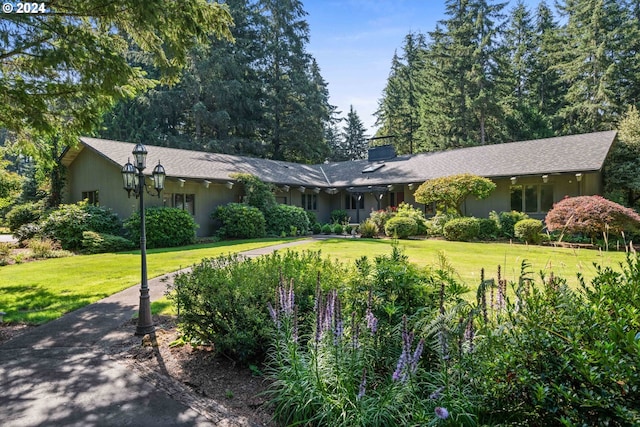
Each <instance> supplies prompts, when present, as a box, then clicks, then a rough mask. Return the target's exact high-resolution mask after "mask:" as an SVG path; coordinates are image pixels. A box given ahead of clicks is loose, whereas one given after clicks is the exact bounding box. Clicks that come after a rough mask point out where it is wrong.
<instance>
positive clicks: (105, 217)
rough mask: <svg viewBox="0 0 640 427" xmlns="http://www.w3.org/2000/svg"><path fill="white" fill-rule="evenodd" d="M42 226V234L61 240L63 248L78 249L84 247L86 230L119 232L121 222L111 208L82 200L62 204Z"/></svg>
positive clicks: (109, 232)
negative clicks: (83, 234)
mask: <svg viewBox="0 0 640 427" xmlns="http://www.w3.org/2000/svg"><path fill="white" fill-rule="evenodd" d="M41 227H42V234H43V235H44V236H46V237H49V238H52V239H54V240H56V241H58V242H60V245H61V246H62V248H63V249H67V250H78V249H80V248H81V247H82V233H83V232H84V231H96V232H98V233H108V234H117V233H118V232H119V231H120V229H121V223H120V219H119V218H118V215H116V214H115V213H114V212H112V211H111V210H110V209H107V208H103V207H99V206H92V205H89V204H87V203H86V201H82V202H78V203H76V204H72V205H60V206H59V207H58V208H57V209H56V210H54V211H53V212H51V213H50V214H49V215H48V216H47V217H46V218H45V219H44V220H43V221H42V223H41Z"/></svg>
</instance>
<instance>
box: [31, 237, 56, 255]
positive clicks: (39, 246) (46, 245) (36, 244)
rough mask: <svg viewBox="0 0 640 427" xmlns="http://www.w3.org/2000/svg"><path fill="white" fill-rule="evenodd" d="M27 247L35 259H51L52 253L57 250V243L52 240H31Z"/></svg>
mask: <svg viewBox="0 0 640 427" xmlns="http://www.w3.org/2000/svg"><path fill="white" fill-rule="evenodd" d="M26 246H27V248H29V249H30V250H31V254H32V256H33V257H34V258H51V253H52V252H53V251H54V250H55V249H56V247H55V242H54V241H53V240H51V239H30V240H27V242H26ZM58 249H59V247H58Z"/></svg>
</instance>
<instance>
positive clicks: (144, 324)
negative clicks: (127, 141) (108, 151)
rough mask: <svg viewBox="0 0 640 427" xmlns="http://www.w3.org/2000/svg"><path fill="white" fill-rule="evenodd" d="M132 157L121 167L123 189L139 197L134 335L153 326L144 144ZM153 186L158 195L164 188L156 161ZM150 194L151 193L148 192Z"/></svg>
mask: <svg viewBox="0 0 640 427" xmlns="http://www.w3.org/2000/svg"><path fill="white" fill-rule="evenodd" d="M133 157H134V161H135V166H134V165H132V164H131V163H130V162H129V160H127V163H126V164H125V165H124V166H123V167H122V181H123V185H124V189H125V190H127V194H128V196H129V197H131V192H132V191H133V193H134V194H135V196H136V199H137V198H139V199H140V261H141V280H140V307H139V311H138V326H137V327H136V335H146V334H150V333H152V332H153V331H154V330H155V328H154V326H153V320H152V319H151V301H150V300H149V283H148V282H147V231H146V226H145V213H144V192H145V191H147V192H149V190H148V189H147V186H146V185H145V182H144V180H145V176H144V174H143V173H142V171H143V170H144V169H145V167H146V163H147V149H146V148H144V145H142V144H137V145H136V146H135V148H134V149H133ZM152 176H153V187H154V188H155V190H156V193H157V195H158V197H160V192H161V191H162V189H163V188H164V178H165V176H166V174H165V172H164V167H163V166H162V165H161V164H160V162H159V161H158V164H157V165H156V167H155V168H154V169H153V173H152ZM149 194H150V195H152V194H151V193H149Z"/></svg>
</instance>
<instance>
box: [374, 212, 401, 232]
mask: <svg viewBox="0 0 640 427" xmlns="http://www.w3.org/2000/svg"><path fill="white" fill-rule="evenodd" d="M394 216H396V210H395V209H394V208H386V209H380V210H377V211H372V212H371V213H370V214H369V219H370V220H371V221H373V223H374V224H375V225H376V227H377V228H378V230H380V231H383V230H384V227H385V225H387V221H389V220H390V219H391V218H393V217H394Z"/></svg>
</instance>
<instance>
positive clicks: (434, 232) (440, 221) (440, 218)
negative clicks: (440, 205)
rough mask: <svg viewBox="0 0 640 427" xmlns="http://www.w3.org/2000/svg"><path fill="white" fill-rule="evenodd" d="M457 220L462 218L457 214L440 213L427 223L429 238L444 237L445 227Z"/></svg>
mask: <svg viewBox="0 0 640 427" xmlns="http://www.w3.org/2000/svg"><path fill="white" fill-rule="evenodd" d="M455 218H460V216H459V215H458V214H455V213H442V212H438V213H437V214H436V215H434V216H433V217H431V218H430V219H429V220H428V221H427V233H428V234H429V236H442V235H444V225H445V224H446V223H447V222H449V221H451V220H452V219H455Z"/></svg>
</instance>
